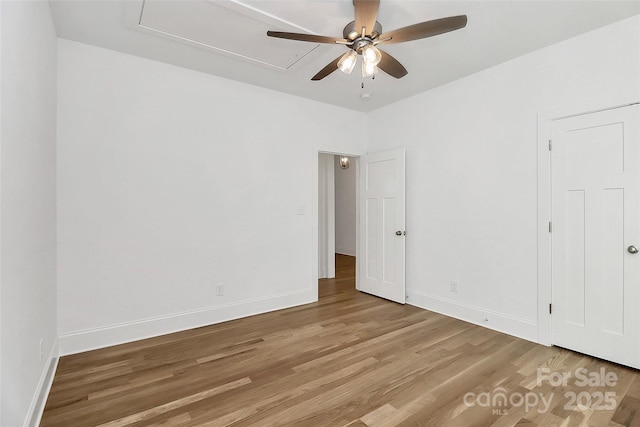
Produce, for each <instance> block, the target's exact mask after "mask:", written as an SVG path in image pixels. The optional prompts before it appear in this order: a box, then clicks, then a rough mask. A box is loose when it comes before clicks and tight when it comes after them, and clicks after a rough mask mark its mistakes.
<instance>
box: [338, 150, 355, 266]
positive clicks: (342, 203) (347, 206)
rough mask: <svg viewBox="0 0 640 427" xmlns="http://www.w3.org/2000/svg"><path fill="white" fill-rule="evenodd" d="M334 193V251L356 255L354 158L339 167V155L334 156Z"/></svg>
mask: <svg viewBox="0 0 640 427" xmlns="http://www.w3.org/2000/svg"><path fill="white" fill-rule="evenodd" d="M334 157H335V159H334V162H335V163H334V171H335V195H336V199H335V200H336V209H335V210H336V253H339V254H343V255H351V256H356V203H357V201H356V186H357V185H358V182H357V176H356V159H355V158H350V159H349V163H350V165H349V167H348V168H347V169H342V168H341V167H340V156H334Z"/></svg>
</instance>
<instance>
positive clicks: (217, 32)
mask: <svg viewBox="0 0 640 427" xmlns="http://www.w3.org/2000/svg"><path fill="white" fill-rule="evenodd" d="M138 26H139V28H140V29H143V30H146V31H150V32H152V33H154V34H156V35H160V36H162V37H165V38H168V39H169V40H174V41H177V42H180V43H183V44H189V45H192V46H197V47H201V48H208V49H213V50H214V51H216V53H220V54H223V55H225V56H231V57H234V58H236V59H240V60H244V61H248V62H252V63H256V64H259V65H263V66H267V67H270V68H276V69H280V70H288V69H290V68H291V67H292V66H293V65H295V64H296V63H297V62H298V61H300V60H301V59H302V58H304V57H305V56H306V55H308V54H309V53H310V52H312V51H313V50H315V49H316V48H318V46H319V45H317V44H309V43H304V42H296V41H292V42H290V43H282V41H281V40H274V39H272V38H270V37H267V31H268V30H273V29H274V28H281V29H283V30H285V31H300V30H301V29H302V28H300V27H296V26H295V25H292V24H290V23H288V22H286V21H283V20H280V19H278V18H277V17H275V16H272V15H267V14H265V13H263V12H261V11H260V10H258V9H255V8H253V7H250V6H248V5H244V4H242V3H240V2H236V1H233V2H214V1H208V0H195V1H166V0H144V1H143V2H142V10H141V11H140V19H139V21H138ZM302 30H304V29H302Z"/></svg>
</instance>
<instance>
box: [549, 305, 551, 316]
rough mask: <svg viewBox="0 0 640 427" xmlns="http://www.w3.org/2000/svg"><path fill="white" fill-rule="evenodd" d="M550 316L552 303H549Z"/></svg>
mask: <svg viewBox="0 0 640 427" xmlns="http://www.w3.org/2000/svg"><path fill="white" fill-rule="evenodd" d="M549 314H551V303H549Z"/></svg>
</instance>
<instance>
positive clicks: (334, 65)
mask: <svg viewBox="0 0 640 427" xmlns="http://www.w3.org/2000/svg"><path fill="white" fill-rule="evenodd" d="M342 55H344V54H342ZM342 55H340V56H338V57H337V58H336V59H334V60H333V61H331V62H330V63H328V64H327V65H326V66H325V67H324V68H323V69H322V70H320V71H318V74H316V75H315V76H313V77H311V80H322V79H324V78H325V77H327V76H328V75H329V74H331V73H333V72H334V71H335V70H337V69H338V61H340V58H342Z"/></svg>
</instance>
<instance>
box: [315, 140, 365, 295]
mask: <svg viewBox="0 0 640 427" xmlns="http://www.w3.org/2000/svg"><path fill="white" fill-rule="evenodd" d="M321 154H328V155H331V156H348V157H349V158H350V159H351V160H352V161H353V162H352V164H351V165H350V166H349V167H355V168H356V183H357V182H359V181H358V180H359V177H360V156H362V155H363V154H355V153H346V152H333V151H325V150H318V151H316V152H315V162H314V163H315V166H316V170H315V173H314V178H315V179H314V196H313V203H312V215H313V217H312V224H313V233H312V240H313V241H312V264H311V266H312V269H313V277H312V286H311V289H312V291H313V293H314V300H315V301H317V300H318V276H319V274H318V269H319V262H318V251H319V249H320V219H319V208H320V207H319V206H318V196H319V190H320V182H319V179H318V178H319V172H320V171H319V169H318V167H319V165H320V155H321ZM359 197H360V188H359V186H358V185H357V184H356V289H359V283H360V281H359V277H358V258H359V255H360V239H359V236H360V234H359V228H360V206H358V205H359V203H357V200H359ZM334 225H335V224H334Z"/></svg>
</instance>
